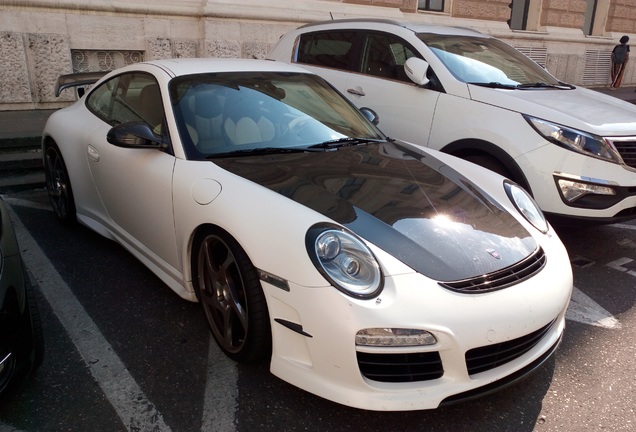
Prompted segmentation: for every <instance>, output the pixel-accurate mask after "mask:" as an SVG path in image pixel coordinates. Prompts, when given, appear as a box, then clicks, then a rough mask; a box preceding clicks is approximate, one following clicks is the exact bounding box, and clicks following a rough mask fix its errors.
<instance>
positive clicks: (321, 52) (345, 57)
mask: <svg viewBox="0 0 636 432" xmlns="http://www.w3.org/2000/svg"><path fill="white" fill-rule="evenodd" d="M355 42H356V32H353V31H336V32H334V31H330V32H319V33H309V34H305V35H302V36H301V38H300V43H299V45H298V57H297V59H296V61H297V62H298V63H306V64H310V65H316V66H323V67H328V68H333V69H342V70H349V71H351V70H353V64H354V52H355Z"/></svg>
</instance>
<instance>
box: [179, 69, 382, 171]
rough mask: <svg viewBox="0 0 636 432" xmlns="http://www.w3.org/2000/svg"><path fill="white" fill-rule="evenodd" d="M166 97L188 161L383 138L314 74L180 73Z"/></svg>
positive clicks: (307, 148) (296, 149)
mask: <svg viewBox="0 0 636 432" xmlns="http://www.w3.org/2000/svg"><path fill="white" fill-rule="evenodd" d="M170 96H171V100H172V106H173V109H174V114H175V119H176V121H177V127H178V129H179V135H180V137H181V141H182V142H183V145H184V148H185V152H186V155H187V157H188V159H205V158H210V157H214V156H215V155H217V156H218V155H227V154H235V153H236V154H240V153H243V154H248V153H250V152H252V153H253V152H257V151H264V152H265V151H266V152H275V151H305V150H307V151H309V150H310V149H311V150H316V144H321V143H326V142H342V143H349V144H351V143H352V142H354V140H355V141H356V142H360V141H364V140H370V141H373V140H383V139H384V136H383V135H382V134H381V133H380V132H379V131H378V130H377V129H376V128H375V126H373V125H372V124H371V123H370V122H369V121H367V120H366V119H365V118H364V117H363V116H362V114H361V113H360V112H359V111H358V110H357V109H356V108H355V107H354V106H353V105H351V104H350V103H349V102H348V101H347V100H346V99H344V98H343V97H342V96H340V94H338V93H337V92H336V91H334V90H333V89H332V88H331V87H330V86H329V85H328V84H326V82H325V81H324V80H322V79H321V78H319V77H317V76H315V75H310V74H304V73H279V72H231V73H210V74H200V75H188V76H182V77H177V78H175V79H173V80H172V81H171V83H170ZM312 146H313V148H312Z"/></svg>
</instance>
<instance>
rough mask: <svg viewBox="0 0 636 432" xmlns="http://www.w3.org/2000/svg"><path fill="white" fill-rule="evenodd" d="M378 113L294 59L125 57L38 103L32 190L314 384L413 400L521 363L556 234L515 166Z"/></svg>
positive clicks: (248, 354)
mask: <svg viewBox="0 0 636 432" xmlns="http://www.w3.org/2000/svg"><path fill="white" fill-rule="evenodd" d="M88 81H90V80H88ZM88 81H87V80H86V79H84V78H82V77H79V76H64V77H62V79H61V80H60V81H59V85H60V89H62V88H65V87H68V86H72V85H74V84H85V83H86V82H88ZM373 118H374V113H373V112H371V111H368V110H362V111H359V110H358V109H357V108H355V107H354V106H353V105H352V104H351V103H350V102H348V101H347V100H346V99H345V98H344V97H343V96H342V95H341V94H339V93H338V92H337V91H335V90H334V89H333V88H332V87H331V86H330V85H329V84H327V83H326V82H325V81H324V80H323V79H322V78H319V77H318V76H317V75H314V74H312V73H310V72H307V71H306V70H304V69H301V68H298V67H296V66H292V65H286V64H283V63H277V62H272V61H259V60H217V59H179V60H162V61H153V62H149V63H140V64H135V65H132V66H127V67H124V68H122V69H119V70H116V71H114V72H111V73H109V74H108V75H106V76H105V77H103V78H101V79H100V80H99V81H97V82H96V83H95V85H94V86H93V87H92V88H91V89H90V90H89V91H88V92H87V93H86V94H85V95H84V96H82V97H81V99H79V100H78V101H77V102H76V103H75V104H73V105H72V106H70V107H68V108H65V109H62V110H59V111H57V112H55V113H54V114H53V115H52V116H51V117H50V118H49V120H48V122H47V124H46V127H45V129H44V133H43V141H42V146H43V154H44V163H45V169H46V176H47V188H48V192H49V195H50V198H51V203H52V205H53V207H54V209H55V212H56V213H57V215H58V216H59V218H60V219H61V220H62V221H65V222H69V223H70V222H74V221H76V220H77V221H79V222H80V223H82V224H84V225H86V226H88V227H90V228H92V229H93V230H95V231H97V232H98V233H100V234H102V235H104V236H106V237H109V238H111V239H114V240H116V241H117V242H119V243H121V244H122V245H123V246H124V247H126V248H127V249H128V250H129V251H130V253H132V254H133V255H134V256H135V257H137V258H138V259H139V260H141V261H142V262H143V263H144V264H145V265H146V266H148V268H150V269H151V270H152V271H153V272H155V273H156V274H157V275H158V276H159V277H160V278H161V279H162V280H163V281H164V282H165V283H166V284H167V285H169V286H170V288H172V289H173V290H174V291H175V292H176V293H178V294H179V295H180V296H181V297H183V298H185V299H187V300H190V301H199V302H200V303H201V305H202V307H203V311H204V313H205V317H206V319H207V322H208V324H209V327H210V330H211V332H212V334H213V335H214V338H215V340H216V341H217V343H218V345H219V347H220V348H221V349H222V350H223V351H224V352H225V353H226V354H227V355H228V356H229V357H230V358H232V359H234V360H236V361H241V362H243V361H252V360H255V359H259V358H268V357H269V358H270V367H271V371H272V373H274V374H275V375H277V376H278V377H280V378H282V379H283V380H285V381H288V382H290V383H292V384H294V385H296V386H298V387H300V388H303V389H305V390H307V391H309V392H312V393H315V394H317V395H319V396H321V397H324V398H327V399H330V400H332V401H335V402H338V403H341V404H345V405H348V406H352V407H358V408H363V409H370V410H413V409H428V408H435V407H437V406H438V405H440V404H441V403H450V402H454V401H458V400H463V399H466V398H471V397H474V396H476V395H479V394H482V393H486V392H490V391H492V390H494V389H495V388H497V387H500V386H503V385H505V384H508V383H510V382H512V381H515V380H517V379H518V378H520V377H522V376H524V375H526V374H527V373H528V372H530V371H532V370H534V369H535V368H536V367H537V366H538V365H540V364H541V363H542V362H543V361H545V360H546V359H547V358H548V357H550V355H551V354H552V353H553V352H554V350H555V349H556V347H557V345H558V343H559V341H560V339H561V336H562V334H563V329H564V315H565V310H566V308H567V305H568V302H569V299H570V294H571V289H572V272H571V267H570V263H569V260H568V256H567V253H566V251H565V249H564V247H563V244H562V243H561V241H560V240H559V238H558V237H557V235H556V234H555V233H554V231H553V230H552V228H551V227H550V225H549V224H548V223H547V222H546V221H545V219H544V217H543V214H542V213H541V211H540V210H539V209H538V208H537V206H536V204H535V203H534V201H533V200H532V199H531V198H530V197H529V196H528V195H527V194H526V193H525V192H524V191H523V189H521V188H520V187H518V186H517V185H515V184H514V183H512V182H510V181H508V180H506V179H505V178H503V177H501V176H499V175H497V174H494V173H492V172H490V171H487V170H485V169H483V168H481V167H478V166H476V165H473V164H471V163H470V162H467V161H463V160H460V159H456V158H454V157H452V156H450V155H447V154H442V153H439V152H436V151H434V150H428V149H424V148H421V147H417V146H414V145H411V144H408V143H403V142H399V141H394V140H387V139H386V137H385V136H384V135H383V134H382V133H381V132H380V131H378V129H377V128H376V127H375V126H374V125H373V124H372V122H371V121H370V120H373ZM458 121H461V119H458Z"/></svg>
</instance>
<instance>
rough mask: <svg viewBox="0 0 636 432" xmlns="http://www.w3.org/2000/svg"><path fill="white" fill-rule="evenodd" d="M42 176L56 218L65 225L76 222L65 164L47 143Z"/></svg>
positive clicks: (71, 191) (54, 145)
mask: <svg viewBox="0 0 636 432" xmlns="http://www.w3.org/2000/svg"><path fill="white" fill-rule="evenodd" d="M44 175H45V179H46V190H47V192H48V194H49V200H50V201H51V206H52V207H53V211H55V214H56V215H57V217H58V218H59V219H60V220H61V221H62V222H63V223H64V224H66V225H71V224H73V223H75V222H76V221H77V216H76V214H75V200H74V198H73V189H72V188H71V181H70V180H69V177H68V171H67V170H66V164H65V163H64V159H63V158H62V154H61V153H60V149H59V148H58V147H57V145H56V144H55V143H48V144H47V145H46V147H45V149H44Z"/></svg>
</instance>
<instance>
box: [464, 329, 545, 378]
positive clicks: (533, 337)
mask: <svg viewBox="0 0 636 432" xmlns="http://www.w3.org/2000/svg"><path fill="white" fill-rule="evenodd" d="M552 324H554V321H552V322H551V323H549V324H548V325H546V326H544V327H542V328H540V329H539V330H537V331H535V332H532V333H530V334H529V335H526V336H522V337H520V338H517V339H513V340H510V341H507V342H501V343H498V344H494V345H488V346H483V347H479V348H473V349H471V350H469V351H468V352H466V367H467V368H468V375H474V374H478V373H480V372H485V371H488V370H490V369H494V368H496V367H499V366H501V365H503V364H505V363H508V362H510V361H512V360H514V359H516V358H518V357H521V356H522V355H524V354H525V353H527V352H528V351H530V350H531V349H532V348H534V346H535V345H536V344H537V343H539V341H540V340H541V339H542V338H543V336H545V334H546V333H547V332H548V331H549V330H550V328H551V327H552Z"/></svg>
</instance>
